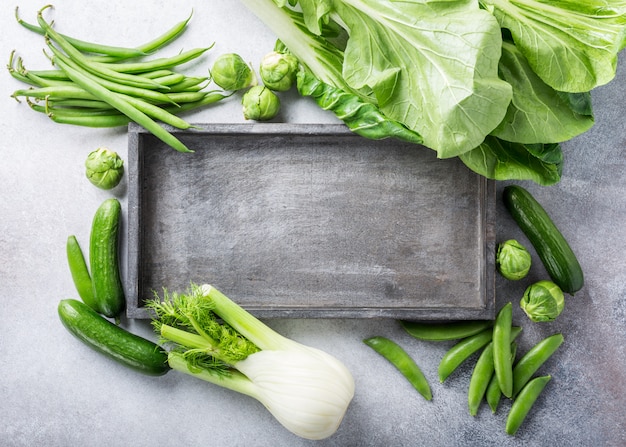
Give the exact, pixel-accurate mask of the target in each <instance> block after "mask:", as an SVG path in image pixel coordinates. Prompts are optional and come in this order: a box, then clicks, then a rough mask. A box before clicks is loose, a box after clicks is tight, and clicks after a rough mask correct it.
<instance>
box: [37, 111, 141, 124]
mask: <svg viewBox="0 0 626 447" xmlns="http://www.w3.org/2000/svg"><path fill="white" fill-rule="evenodd" d="M48 117H49V118H50V119H51V120H52V121H54V122H55V123H58V124H70V125H73V126H81V127H92V128H111V127H121V126H126V125H128V123H130V122H131V121H132V120H131V119H130V118H128V117H127V116H126V115H123V114H121V113H118V114H111V115H98V116H89V115H85V114H82V115H67V114H65V113H58V112H51V113H49V114H48Z"/></svg>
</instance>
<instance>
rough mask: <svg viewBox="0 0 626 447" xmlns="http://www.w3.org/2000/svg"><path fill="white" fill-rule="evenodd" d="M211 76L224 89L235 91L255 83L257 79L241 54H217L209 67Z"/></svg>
mask: <svg viewBox="0 0 626 447" xmlns="http://www.w3.org/2000/svg"><path fill="white" fill-rule="evenodd" d="M210 73H211V78H212V79H213V82H215V83H216V84H217V85H218V86H220V87H222V88H223V89H224V90H230V91H236V90H242V89H244V88H248V87H250V86H253V85H256V84H257V79H256V76H255V74H254V71H252V68H250V65H248V64H247V63H246V62H245V61H244V60H243V58H242V57H241V56H239V55H238V54H235V53H226V54H222V55H221V56H219V57H218V58H217V59H216V60H215V62H214V63H213V68H211V71H210Z"/></svg>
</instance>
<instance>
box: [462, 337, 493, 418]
mask: <svg viewBox="0 0 626 447" xmlns="http://www.w3.org/2000/svg"><path fill="white" fill-rule="evenodd" d="M493 369H494V367H493V342H489V344H488V345H487V346H485V349H484V350H483V352H482V353H481V354H480V357H478V360H477V361H476V365H475V366H474V370H473V371H472V376H471V378H470V383H469V389H468V392H467V403H468V407H469V413H470V415H472V416H476V414H477V413H478V407H479V406H480V403H481V402H482V400H483V397H484V396H485V392H486V391H487V387H488V386H489V381H490V380H491V377H492V376H493Z"/></svg>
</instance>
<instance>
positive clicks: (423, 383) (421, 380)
mask: <svg viewBox="0 0 626 447" xmlns="http://www.w3.org/2000/svg"><path fill="white" fill-rule="evenodd" d="M363 343H365V344H366V345H367V346H369V347H370V348H372V349H373V350H374V351H376V352H377V353H379V354H380V355H382V356H383V357H384V358H385V359H387V360H388V361H389V362H390V363H391V364H392V365H393V366H395V367H396V368H397V369H398V371H400V372H401V373H402V375H403V376H404V377H406V379H407V380H408V381H409V382H410V383H411V385H413V387H414V388H415V389H416V390H417V391H418V392H419V393H420V394H421V395H422V396H424V398H425V399H426V400H431V399H432V397H433V396H432V392H431V389H430V385H429V384H428V381H427V380H426V377H425V376H424V374H423V373H422V370H421V369H420V368H419V366H417V364H416V363H415V361H414V360H413V359H412V358H411V357H410V356H409V354H407V352H406V351H405V350H404V349H402V347H401V346H400V345H398V344H397V343H396V342H394V341H393V340H389V339H388V338H385V337H381V336H376V337H371V338H367V339H365V340H363Z"/></svg>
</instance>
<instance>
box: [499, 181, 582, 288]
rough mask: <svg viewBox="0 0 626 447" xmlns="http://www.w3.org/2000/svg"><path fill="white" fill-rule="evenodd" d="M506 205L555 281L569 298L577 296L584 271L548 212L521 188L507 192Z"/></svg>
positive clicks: (511, 186) (505, 191) (504, 193)
mask: <svg viewBox="0 0 626 447" xmlns="http://www.w3.org/2000/svg"><path fill="white" fill-rule="evenodd" d="M503 201H504V205H505V207H506V209H507V210H508V211H509V213H511V216H512V217H513V219H514V220H515V221H516V222H517V224H518V225H519V227H520V228H521V230H522V231H523V232H524V234H525V235H526V237H528V239H529V240H530V243H531V244H532V245H533V247H534V248H535V251H536V252H537V255H539V258H540V259H541V262H543V265H544V266H545V268H546V270H547V272H548V274H549V275H550V278H552V281H554V283H555V284H556V285H558V286H559V287H560V288H561V290H563V291H564V292H566V293H569V294H570V295H574V294H575V293H576V292H578V291H579V290H580V289H581V288H582V287H583V284H584V276H583V271H582V268H581V267H580V263H579V262H578V259H577V258H576V255H575V254H574V252H573V251H572V249H571V247H570V246H569V244H568V243H567V241H566V240H565V238H564V237H563V235H562V234H561V232H560V231H559V229H558V228H557V227H556V225H555V224H554V222H553V221H552V219H550V216H549V215H548V213H547V212H546V210H545V209H544V208H543V207H542V206H541V205H540V204H539V202H537V200H536V199H535V198H534V197H533V196H532V195H531V194H530V192H528V191H527V190H526V189H524V188H522V187H521V186H518V185H509V186H506V187H505V188H504V191H503Z"/></svg>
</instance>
